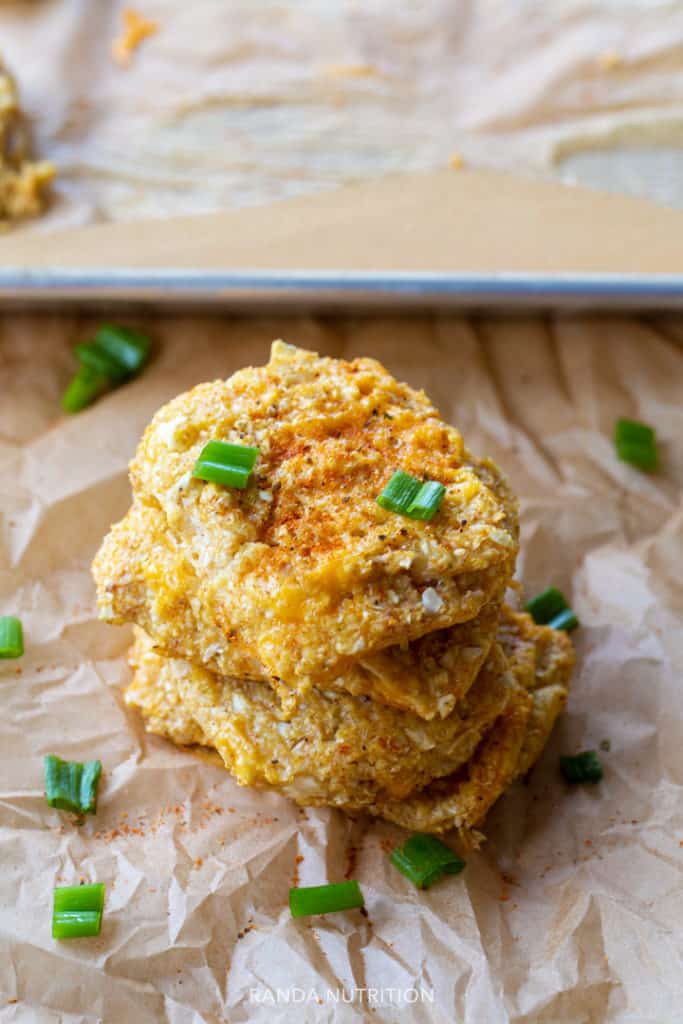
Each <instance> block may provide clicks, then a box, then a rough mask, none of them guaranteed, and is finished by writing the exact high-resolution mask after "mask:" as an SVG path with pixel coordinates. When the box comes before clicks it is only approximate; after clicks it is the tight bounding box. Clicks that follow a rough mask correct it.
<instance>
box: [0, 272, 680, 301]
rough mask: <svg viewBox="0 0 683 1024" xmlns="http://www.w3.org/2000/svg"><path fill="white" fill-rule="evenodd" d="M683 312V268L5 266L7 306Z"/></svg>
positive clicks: (0, 275) (1, 278)
mask: <svg viewBox="0 0 683 1024" xmlns="http://www.w3.org/2000/svg"><path fill="white" fill-rule="evenodd" d="M101 300H107V301H153V302H155V303H173V302H178V301H181V302H196V303H229V302H235V303H239V304H240V305H251V304H254V305H256V304H259V303H263V302H264V301H267V302H269V303H273V304H282V305H288V304H293V303H302V302H303V303H309V304H315V305H318V304H322V305H329V304H333V303H341V304H342V305H368V304H369V305H378V304H379V305H386V304H389V305H399V306H401V305H433V306H452V307H457V306H463V307H467V306H481V305H486V306H494V307H495V306H504V307H509V306H510V305H513V306H527V307H553V306H568V307H576V306H581V307H585V306H591V307H594V308H629V309H633V308H643V307H652V308H660V309H661V308H668V309H681V308H683V273H681V274H637V273H634V274H622V273H619V274H615V273H591V274H586V273H554V272H553V273H547V274H546V273H537V272H535V271H534V272H528V273H525V272H491V273H482V272H460V271H457V272H444V271H438V272H436V271H434V272H431V271H381V270H379V271H358V270H348V269H344V268H340V269H331V270H307V269H301V270H277V269H274V270H261V269H257V270H231V269H229V268H228V269H220V270H215V271H207V270H192V269H181V268H172V267H167V268H164V267H161V268H158V269H140V268H121V269H101V270H98V269H92V268H83V269H78V268H56V267H55V268H41V269H30V268H26V267H22V268H0V303H2V304H3V305H5V304H11V303H16V302H21V303H24V304H25V303H26V302H31V301H36V302H43V303H44V302H58V303H59V302H67V301H78V302H90V301H101Z"/></svg>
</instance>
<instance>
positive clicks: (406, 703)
mask: <svg viewBox="0 0 683 1024" xmlns="http://www.w3.org/2000/svg"><path fill="white" fill-rule="evenodd" d="M96 572H97V577H98V580H99V582H100V609H101V614H102V615H104V616H105V617H106V618H107V619H108V620H109V621H110V622H118V623H124V622H134V623H136V624H137V625H138V626H141V627H142V628H143V629H145V630H146V631H147V633H148V634H149V635H150V636H151V637H152V638H153V640H154V643H155V646H156V648H157V649H158V650H159V651H161V652H163V653H165V654H166V655H170V656H172V657H176V658H183V659H185V660H186V661H190V662H193V663H195V664H197V665H202V666H205V667H206V668H208V669H210V670H211V671H212V672H215V673H216V674H218V675H221V676H233V677H237V678H239V679H254V680H261V681H264V682H269V683H271V685H273V686H274V688H275V689H276V690H277V692H278V696H279V698H280V700H281V701H282V703H283V706H284V705H287V706H290V707H291V706H292V702H293V700H294V701H296V700H297V699H298V695H297V694H296V692H295V691H293V690H292V689H291V688H290V687H288V686H287V685H286V684H284V683H282V682H281V681H278V680H273V679H272V678H271V676H270V673H269V672H268V670H267V669H266V667H265V666H264V665H262V664H261V663H260V662H259V661H258V660H257V659H256V658H254V656H253V655H252V654H251V653H250V651H249V649H247V648H244V647H243V646H242V645H241V643H240V642H239V638H238V637H237V636H236V635H231V636H229V637H228V638H226V637H225V636H224V635H223V633H222V631H221V630H220V629H219V628H218V627H217V625H216V619H215V616H213V615H212V614H211V607H212V606H211V602H210V600H208V599H207V596H206V593H205V591H204V586H203V582H202V580H201V579H200V578H199V576H198V574H197V572H196V571H195V568H194V566H193V565H192V564H191V563H190V562H189V561H188V559H187V558H185V557H183V555H182V553H181V551H180V550H179V545H178V544H177V543H176V541H175V538H174V537H173V535H171V534H170V533H169V531H168V529H167V526H166V520H165V518H164V515H163V512H161V510H160V509H154V508H151V507H148V506H145V505H141V504H140V503H139V502H136V503H135V504H134V505H133V507H132V508H131V509H130V511H129V512H128V515H127V516H126V517H125V518H124V519H123V520H122V521H121V522H120V523H117V524H116V526H114V527H113V529H112V530H111V531H110V533H109V536H108V537H107V540H106V541H105V543H104V544H103V546H102V549H101V551H100V553H99V555H98V556H97V565H96ZM501 599H502V594H498V595H497V597H496V598H495V599H493V600H491V601H489V602H488V603H487V604H486V605H485V606H484V607H483V608H482V609H481V611H480V612H479V614H478V615H477V616H476V618H474V619H469V620H468V621H467V622H462V623H459V624H458V625H455V626H451V627H450V628H448V629H439V630H436V631H435V632H433V633H427V634H425V635H424V636H422V637H419V638H418V639H417V640H413V641H411V642H410V643H407V644H401V645H399V644H394V645H392V646H391V647H385V648H384V649H383V650H381V651H375V652H373V653H370V654H367V655H365V656H364V657H361V658H360V659H359V660H358V661H356V662H354V663H353V664H352V665H349V666H347V667H346V668H345V670H344V672H343V673H341V674H340V675H339V676H337V677H336V678H331V679H330V680H328V681H327V683H326V686H328V687H329V688H331V689H338V690H346V691H348V692H349V693H352V694H353V695H354V696H368V697H371V698H372V699H373V700H376V701H379V702H380V703H383V704H387V705H389V706H391V707H396V708H400V709H402V710H406V711H413V712H415V714H417V715H419V716H420V717H422V718H426V719H431V718H434V717H435V716H439V717H441V718H443V717H445V716H446V715H448V714H450V712H451V711H452V710H453V708H454V707H455V705H456V703H457V701H458V700H459V699H460V698H461V697H463V696H464V695H465V693H466V692H467V690H468V689H469V687H470V686H471V684H472V682H473V680H474V679H475V677H476V675H477V672H478V671H479V669H480V668H481V666H482V664H483V662H484V660H485V659H486V657H487V655H488V653H489V650H490V648H491V644H492V643H493V641H494V638H495V635H496V629H497V626H498V619H499V615H500V602H501Z"/></svg>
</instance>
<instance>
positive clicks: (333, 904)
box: [289, 880, 363, 917]
mask: <svg viewBox="0 0 683 1024" xmlns="http://www.w3.org/2000/svg"><path fill="white" fill-rule="evenodd" d="M362 906H363V893H362V892H361V891H360V886H359V884H358V882H356V881H354V880H352V881H349V882H338V883H337V884H336V885H310V886H307V887H305V888H303V889H290V890H289V909H290V910H291V912H292V917H308V916H310V915H311V914H332V913H335V912H336V911H338V910H354V909H356V908H357V907H362Z"/></svg>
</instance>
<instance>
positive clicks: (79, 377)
mask: <svg viewBox="0 0 683 1024" xmlns="http://www.w3.org/2000/svg"><path fill="white" fill-rule="evenodd" d="M108 387H109V378H108V377H104V376H102V374H101V373H97V371H96V370H92V369H91V368H90V367H89V366H81V368H80V370H79V371H78V373H77V374H76V375H75V376H74V377H72V378H71V381H70V383H69V385H68V387H67V389H66V391H65V392H64V394H63V395H62V409H63V410H64V412H80V411H81V409H85V408H86V406H88V405H92V403H93V402H94V401H95V399H96V398H99V397H100V395H101V394H103V393H104V392H105V391H106V390H107V388H108Z"/></svg>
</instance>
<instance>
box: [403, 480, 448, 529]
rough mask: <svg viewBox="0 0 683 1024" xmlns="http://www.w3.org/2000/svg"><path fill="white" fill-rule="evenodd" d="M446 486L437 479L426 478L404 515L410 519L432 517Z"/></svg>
mask: <svg viewBox="0 0 683 1024" xmlns="http://www.w3.org/2000/svg"><path fill="white" fill-rule="evenodd" d="M445 493H446V488H445V487H444V485H443V484H440V483H439V482H438V481H437V480H427V482H426V483H424V484H422V487H421V488H420V490H419V491H418V492H417V495H416V496H415V498H414V499H413V500H412V501H411V503H410V505H409V506H408V511H407V513H406V515H409V516H410V518H411V519H424V520H425V521H428V520H430V519H433V518H434V516H435V515H436V513H437V512H438V511H439V507H440V506H441V502H442V501H443V496H444V494H445Z"/></svg>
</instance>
